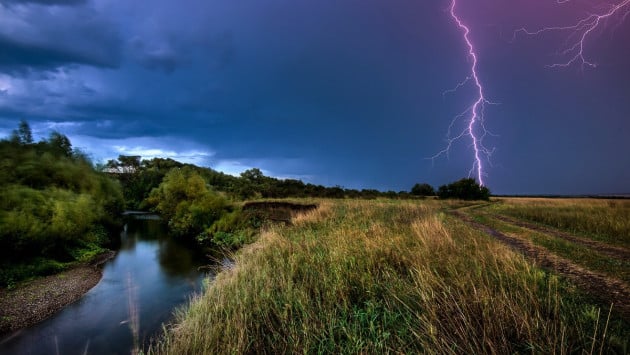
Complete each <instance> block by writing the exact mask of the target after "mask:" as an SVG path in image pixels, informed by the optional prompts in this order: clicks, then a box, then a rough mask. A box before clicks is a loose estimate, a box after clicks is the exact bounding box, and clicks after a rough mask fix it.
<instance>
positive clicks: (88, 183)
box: [0, 122, 123, 285]
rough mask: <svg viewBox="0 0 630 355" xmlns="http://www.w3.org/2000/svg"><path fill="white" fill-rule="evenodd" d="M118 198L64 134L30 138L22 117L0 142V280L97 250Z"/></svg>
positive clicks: (115, 211) (109, 182)
mask: <svg viewBox="0 0 630 355" xmlns="http://www.w3.org/2000/svg"><path fill="white" fill-rule="evenodd" d="M122 202H123V199H122V193H121V189H120V186H119V184H118V182H116V181H113V180H111V179H109V178H108V177H107V176H105V175H104V174H100V173H98V172H96V171H95V170H94V168H93V167H92V165H91V163H90V161H89V160H88V159H87V158H86V156H85V155H84V154H83V153H81V152H79V151H76V150H73V149H72V144H71V143H70V140H69V139H68V138H67V137H66V136H64V135H62V134H60V133H58V132H53V133H51V135H50V138H49V140H42V141H40V142H37V143H33V139H32V135H31V134H30V128H29V127H28V123H26V122H22V123H20V127H19V128H18V130H16V131H15V132H14V134H13V136H12V137H11V138H10V139H9V140H0V260H1V261H0V285H2V284H7V283H8V282H15V281H18V280H20V279H22V278H24V277H30V276H33V275H37V274H42V273H48V272H49V271H51V270H53V271H54V270H57V269H59V268H58V267H57V266H59V265H57V264H55V263H65V262H69V261H73V260H77V259H84V258H83V257H81V255H79V254H81V252H80V251H81V250H101V249H100V248H101V247H102V246H104V245H107V244H108V243H109V242H110V241H109V238H107V232H106V231H107V230H108V229H112V228H113V227H115V226H116V224H117V221H116V216H117V214H118V213H119V212H120V211H121V209H122V208H123V205H122ZM77 253H79V254H77ZM42 263H43V264H42ZM37 264H42V265H37ZM16 265H18V266H16ZM19 265H22V266H19ZM46 265H48V266H46ZM50 265H53V266H54V265H57V266H55V267H52V266H50ZM11 270H13V271H11Z"/></svg>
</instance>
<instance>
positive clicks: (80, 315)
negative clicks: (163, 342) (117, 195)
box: [0, 216, 208, 354]
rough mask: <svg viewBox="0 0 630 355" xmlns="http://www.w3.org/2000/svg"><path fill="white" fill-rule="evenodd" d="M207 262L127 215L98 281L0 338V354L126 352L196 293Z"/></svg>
mask: <svg viewBox="0 0 630 355" xmlns="http://www.w3.org/2000/svg"><path fill="white" fill-rule="evenodd" d="M207 264H208V262H207V260H204V257H203V255H200V254H199V253H196V252H195V251H194V249H192V248H189V247H187V246H186V245H184V244H182V243H179V242H178V241H177V240H176V239H174V238H173V237H170V236H169V235H168V234H167V233H166V231H165V229H164V228H163V227H162V226H161V224H160V223H159V221H157V220H152V219H147V218H146V216H145V217H144V218H142V219H129V221H128V223H127V225H126V226H125V231H123V232H122V233H121V248H120V250H119V252H118V254H117V255H116V257H115V258H114V259H112V260H110V261H109V262H107V264H106V265H105V266H104V268H103V277H102V279H101V281H100V282H99V283H98V284H97V285H96V286H95V287H94V288H92V289H91V290H90V291H89V292H88V293H86V294H85V295H84V296H83V297H82V298H81V299H80V300H78V301H77V302H75V303H73V304H71V305H69V306H67V307H66V308H64V309H63V310H62V311H60V312H58V313H56V314H55V315H53V316H52V317H51V318H48V319H47V320H45V321H43V322H42V323H39V324H37V325H35V326H33V327H30V328H27V329H24V330H22V331H20V332H18V333H16V334H14V335H13V336H12V337H10V338H8V339H5V340H3V341H2V343H0V354H84V353H87V354H129V353H130V351H131V349H133V347H134V344H135V343H139V344H140V345H141V346H146V344H148V342H149V341H150V339H151V338H152V337H155V336H156V335H157V334H159V332H160V331H161V329H162V324H163V323H164V322H168V321H169V319H170V318H171V317H172V314H173V310H174V309H175V308H176V307H178V306H180V305H183V304H185V303H186V302H187V301H188V300H189V299H190V297H191V296H192V295H193V293H195V292H200V291H201V289H202V284H203V279H204V277H205V276H207V274H206V273H205V272H204V271H200V267H201V266H204V265H207ZM202 269H203V268H202ZM134 329H137V332H135V331H134ZM134 333H135V334H137V335H135V336H134ZM134 338H135V340H134Z"/></svg>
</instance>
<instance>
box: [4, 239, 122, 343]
mask: <svg viewBox="0 0 630 355" xmlns="http://www.w3.org/2000/svg"><path fill="white" fill-rule="evenodd" d="M115 255H116V253H115V252H113V251H109V252H107V253H104V254H101V255H100V256H98V257H97V258H96V259H95V260H94V261H92V262H91V263H90V264H88V265H80V266H77V267H75V268H72V269H70V270H66V271H64V272H61V273H59V274H56V275H51V276H46V277H41V278H38V279H35V280H32V281H28V282H25V283H23V284H21V285H19V286H18V287H17V288H15V289H13V290H7V289H0V336H2V335H6V334H7V333H10V332H13V331H15V330H18V329H21V328H26V327H29V326H31V325H34V324H36V323H39V322H41V321H43V320H44V319H46V318H48V317H50V316H51V315H53V314H55V313H57V312H58V311H60V310H61V309H63V308H64V307H65V306H67V305H69V304H70V303H72V302H74V301H76V300H78V299H80V298H81V297H82V296H83V295H84V294H85V293H86V292H87V291H89V290H90V289H91V288H92V287H94V286H95V285H96V284H97V283H98V282H99V281H100V279H101V276H102V270H101V269H102V266H103V264H105V262H106V261H107V260H110V259H112V258H113V257H114V256H115Z"/></svg>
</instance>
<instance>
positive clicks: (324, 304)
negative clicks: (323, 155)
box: [150, 201, 628, 354]
mask: <svg viewBox="0 0 630 355" xmlns="http://www.w3.org/2000/svg"><path fill="white" fill-rule="evenodd" d="M439 208H440V205H438V204H436V203H434V202H429V203H427V202H400V201H323V202H321V203H320V208H319V209H317V210H315V211H311V212H309V213H307V214H304V215H301V216H298V217H296V218H295V219H294V223H293V226H291V227H272V228H270V229H268V230H266V231H264V232H263V233H262V235H261V236H260V238H259V239H258V241H256V242H255V243H254V244H252V245H249V246H247V247H245V248H244V249H243V250H241V251H240V252H239V253H237V255H236V256H235V261H236V263H235V267H234V268H232V269H229V270H225V271H223V272H221V273H220V274H218V275H217V277H216V280H215V281H214V283H213V284H212V285H210V287H209V288H208V289H207V290H206V292H205V293H204V294H202V295H200V296H199V297H198V298H196V299H195V300H193V302H192V303H191V305H190V306H189V307H188V308H186V309H182V310H180V311H179V313H178V314H177V319H176V322H175V325H173V326H171V327H170V328H169V329H168V330H167V332H166V335H165V337H163V338H162V339H161V340H160V341H159V342H158V343H156V344H155V345H154V347H153V348H152V349H151V350H150V352H155V353H166V354H203V353H208V354H210V353H252V352H256V353H259V352H260V353H286V352H291V353H294V352H300V353H305V352H318V353H319V352H330V353H357V352H359V353H382V352H426V353H440V354H442V353H446V354H449V353H453V354H455V353H513V352H537V353H556V352H557V353H567V352H579V351H584V352H599V351H600V350H602V351H613V350H615V349H617V351H620V352H623V351H627V350H628V349H627V339H628V330H627V328H624V329H621V328H618V327H617V326H604V324H606V323H607V322H606V311H607V310H604V311H601V312H600V311H599V309H597V308H596V307H593V306H591V305H589V304H588V303H585V302H584V301H583V300H582V299H581V298H580V296H579V295H577V294H576V291H575V290H574V289H573V288H572V287H570V286H569V285H566V284H565V283H563V282H561V281H559V280H558V278H556V277H555V276H553V275H550V274H548V273H546V272H544V271H542V270H540V269H538V268H536V267H533V266H532V265H531V264H529V263H527V262H526V261H525V260H524V259H523V257H521V256H520V255H517V254H515V253H513V252H512V251H511V250H509V249H508V248H506V247H504V246H502V245H501V244H499V243H497V242H495V241H494V240H492V239H491V238H489V237H487V236H485V235H482V234H479V233H477V232H475V231H473V230H471V229H470V228H468V227H467V226H465V225H463V224H462V223H461V222H458V221H456V220H454V219H450V218H448V217H446V216H445V215H444V214H442V213H441V212H439ZM604 329H606V336H605V337H604ZM602 340H603V341H602ZM624 341H625V342H626V343H624ZM624 344H625V345H624ZM624 346H625V348H624Z"/></svg>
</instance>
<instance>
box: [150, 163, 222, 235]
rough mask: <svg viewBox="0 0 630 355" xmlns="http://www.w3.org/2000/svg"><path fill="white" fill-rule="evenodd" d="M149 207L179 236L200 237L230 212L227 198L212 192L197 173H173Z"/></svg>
mask: <svg viewBox="0 0 630 355" xmlns="http://www.w3.org/2000/svg"><path fill="white" fill-rule="evenodd" d="M147 203H148V205H149V206H151V207H152V209H153V210H154V211H155V212H158V213H160V215H161V216H162V218H164V220H166V221H167V222H168V226H169V229H170V230H171V231H172V232H174V233H175V234H177V235H187V236H197V235H199V234H200V233H201V232H203V231H204V230H205V229H206V228H208V227H210V226H211V225H212V224H213V223H214V222H215V221H217V220H219V219H220V218H221V217H222V216H223V214H224V213H226V212H228V211H229V208H230V206H229V205H228V202H227V200H226V199H225V197H223V196H222V195H220V194H219V193H217V192H214V191H213V190H211V189H210V188H208V186H207V184H206V182H205V180H204V179H203V177H201V175H199V174H198V173H197V172H196V171H194V170H192V169H188V168H183V169H172V170H171V171H170V172H168V173H167V174H166V176H165V177H164V180H163V181H162V183H161V184H160V185H159V186H158V187H157V188H155V189H153V191H151V194H150V195H149V197H148V198H147Z"/></svg>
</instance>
